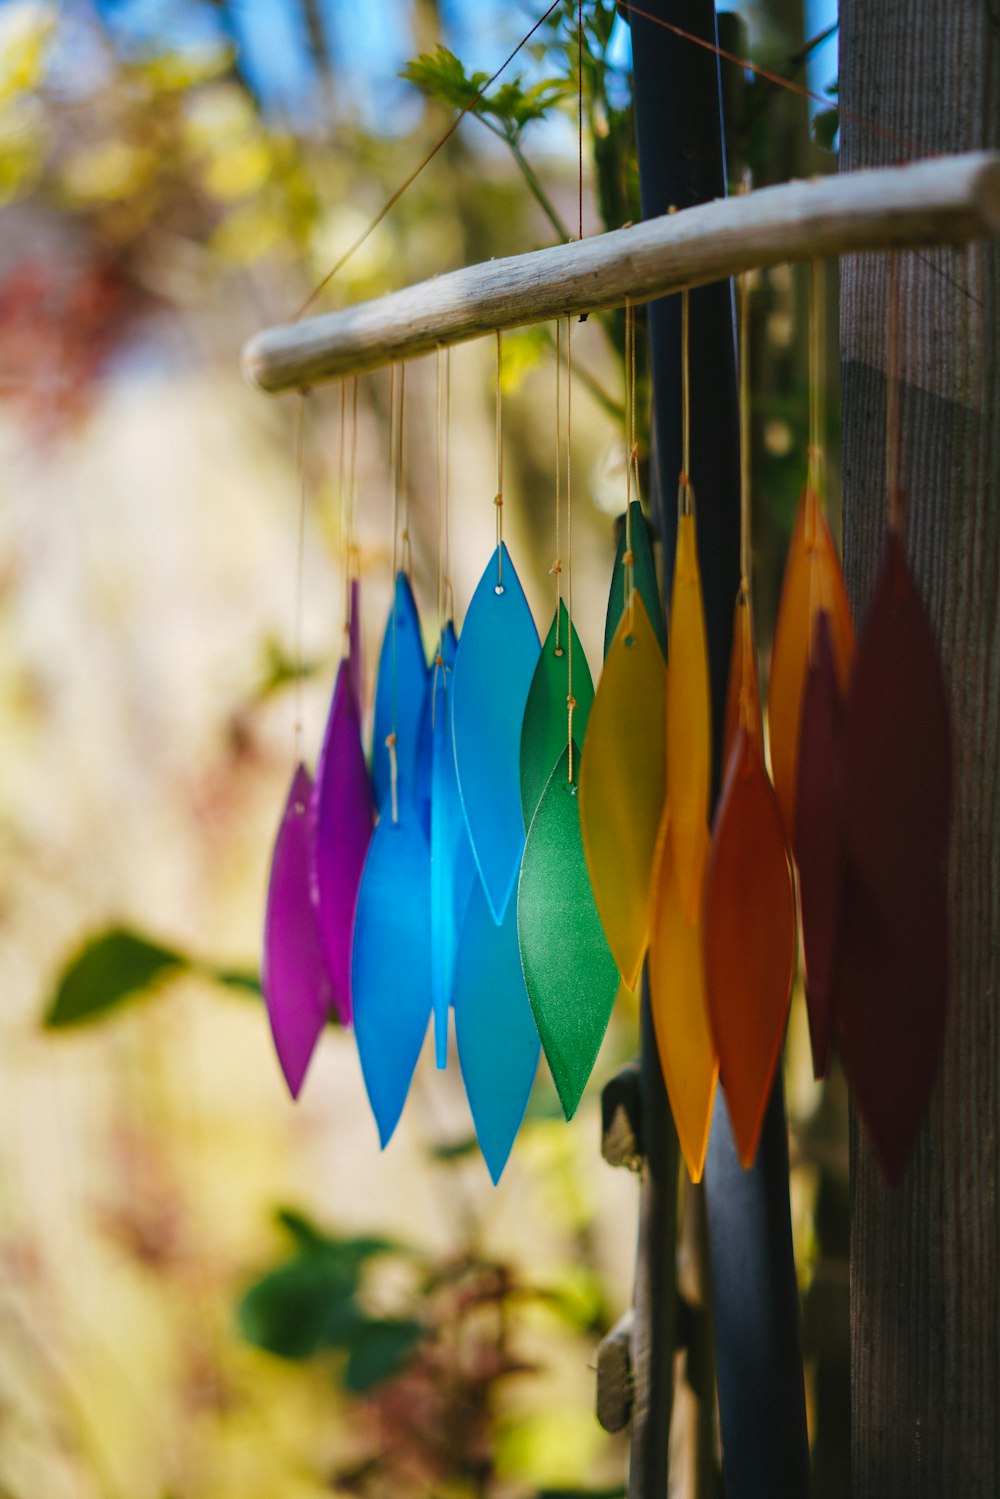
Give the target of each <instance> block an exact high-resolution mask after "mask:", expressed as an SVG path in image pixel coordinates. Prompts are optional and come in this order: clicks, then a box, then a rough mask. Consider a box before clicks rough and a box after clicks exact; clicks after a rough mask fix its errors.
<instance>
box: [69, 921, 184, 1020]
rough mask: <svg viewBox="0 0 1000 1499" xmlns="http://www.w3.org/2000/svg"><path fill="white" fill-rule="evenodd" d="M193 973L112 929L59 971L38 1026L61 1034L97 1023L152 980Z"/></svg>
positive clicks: (171, 956) (164, 952)
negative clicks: (68, 1029) (76, 1026)
mask: <svg viewBox="0 0 1000 1499" xmlns="http://www.w3.org/2000/svg"><path fill="white" fill-rule="evenodd" d="M191 967H192V964H191V961H190V959H188V958H185V957H184V956H183V955H182V954H181V953H178V952H174V951H173V950H172V949H171V948H168V947H161V946H160V944H159V943H157V942H150V941H148V940H147V939H146V938H145V937H140V936H139V935H138V934H137V933H135V932H130V931H126V930H125V929H123V928H116V929H115V930H112V931H109V932H103V933H102V934H101V935H100V936H99V937H96V938H94V939H93V940H91V941H90V942H88V943H87V944H86V946H85V947H84V948H82V950H81V951H80V952H78V953H77V954H76V956H75V957H74V958H73V959H72V960H71V962H70V963H69V965H68V967H67V968H66V969H65V970H64V971H63V973H62V976H61V977H60V979H59V982H58V984H57V986H56V992H55V994H54V995H53V997H52V1000H51V1001H50V1003H49V1005H48V1007H47V1009H46V1011H45V1015H44V1017H43V1020H42V1024H43V1025H44V1026H45V1028H46V1029H47V1030H65V1029H67V1028H68V1027H70V1026H74V1025H82V1024H84V1023H85V1022H87V1021H91V1020H97V1019H99V1018H100V1016H102V1015H104V1014H106V1013H107V1012H108V1011H109V1010H114V1009H117V1008H118V1006H119V1005H122V1004H124V1003H125V1001H126V1000H130V999H135V998H137V997H138V996H140V995H141V994H142V992H143V991H144V990H146V989H149V988H150V987H151V985H152V984H153V983H154V982H156V981H157V980H160V979H164V978H173V977H175V976H176V975H177V974H178V973H181V972H183V971H184V970H185V969H189V968H191Z"/></svg>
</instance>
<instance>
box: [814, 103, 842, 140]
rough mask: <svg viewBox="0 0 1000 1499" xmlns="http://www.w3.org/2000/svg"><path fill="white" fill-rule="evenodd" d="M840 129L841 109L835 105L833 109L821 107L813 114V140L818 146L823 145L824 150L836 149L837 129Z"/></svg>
mask: <svg viewBox="0 0 1000 1499" xmlns="http://www.w3.org/2000/svg"><path fill="white" fill-rule="evenodd" d="M839 129H840V110H839V109H838V108H837V107H836V106H834V107H833V108H832V109H821V110H818V111H817V113H816V114H815V115H814V116H813V122H812V130H813V140H814V141H815V142H816V144H817V146H822V148H823V150H824V151H835V150H836V146H835V145H834V141H835V140H836V138H837V131H838V130H839Z"/></svg>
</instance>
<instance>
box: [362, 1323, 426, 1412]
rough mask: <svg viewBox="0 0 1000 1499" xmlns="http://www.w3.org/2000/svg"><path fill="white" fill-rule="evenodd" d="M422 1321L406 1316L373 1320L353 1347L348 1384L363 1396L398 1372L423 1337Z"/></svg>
mask: <svg viewBox="0 0 1000 1499" xmlns="http://www.w3.org/2000/svg"><path fill="white" fill-rule="evenodd" d="M423 1332H424V1330H423V1328H422V1327H421V1325H420V1323H419V1322H413V1321H409V1320H405V1319H398V1320H390V1319H385V1320H380V1321H369V1322H368V1323H367V1324H366V1325H365V1327H364V1328H363V1329H362V1330H361V1332H360V1334H359V1336H358V1337H357V1338H356V1340H355V1341H354V1343H353V1344H352V1346H351V1351H350V1354H349V1355H348V1359H347V1368H346V1369H345V1370H344V1385H345V1387H346V1388H347V1389H348V1390H350V1391H352V1393H353V1394H355V1395H363V1394H365V1392H366V1391H368V1390H371V1389H373V1388H374V1386H375V1385H378V1384H383V1383H384V1382H385V1380H387V1379H390V1378H391V1377H392V1375H394V1374H397V1373H398V1372H399V1370H400V1369H401V1368H402V1366H403V1364H405V1363H406V1361H407V1359H408V1358H409V1356H410V1354H411V1353H412V1352H413V1350H414V1349H415V1347H416V1345H417V1344H418V1343H419V1341H420V1339H421V1338H422V1337H423Z"/></svg>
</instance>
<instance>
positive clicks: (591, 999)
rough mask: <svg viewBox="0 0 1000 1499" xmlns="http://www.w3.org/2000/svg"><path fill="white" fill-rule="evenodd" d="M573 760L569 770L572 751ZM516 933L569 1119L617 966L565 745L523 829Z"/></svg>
mask: <svg viewBox="0 0 1000 1499" xmlns="http://www.w3.org/2000/svg"><path fill="white" fill-rule="evenodd" d="M573 759H574V768H575V762H576V751H575V747H574V755H573ZM517 934H518V942H519V945H520V948H521V965H522V968H523V970H524V981H525V985H526V987H527V990H528V998H529V999H530V1001H531V1009H532V1013H533V1014H534V1017H535V1024H536V1025H537V1027H538V1034H539V1036H540V1037H541V1041H542V1046H543V1048H544V1050H545V1056H546V1059H547V1061H548V1064H549V1067H550V1069H551V1071H552V1077H553V1080H554V1082H555V1085H556V1091H557V1092H558V1094H559V1101H560V1103H561V1104H562V1107H563V1113H564V1114H565V1115H566V1118H567V1119H572V1117H573V1115H574V1114H575V1113H576V1109H577V1105H578V1104H579V1102H580V1098H581V1095H582V1093H583V1090H584V1088H585V1087H586V1084H587V1079H588V1078H589V1076H590V1074H591V1072H592V1071H593V1067H594V1063H595V1062H596V1060H597V1053H598V1051H599V1050H600V1048H601V1042H602V1040H603V1039H604V1032H605V1031H606V1030H607V1028H608V1021H609V1020H610V1018H611V1010H612V1006H613V1005H614V1002H615V995H616V993H617V992H618V969H617V967H616V966H615V960H614V958H613V957H612V955H611V949H610V947H609V946H608V943H607V939H606V937H605V935H604V929H603V927H602V926H601V919H600V917H599V916H598V914H597V906H596V905H595V903H594V896H593V892H592V890H591V888H590V876H589V875H588V873H587V861H586V859H585V857H584V852H583V839H582V837H581V834H580V805H579V800H578V797H577V787H576V784H575V782H572V781H570V779H569V748H568V746H567V748H566V749H565V750H563V753H562V755H561V756H560V758H559V761H558V763H557V765H556V767H555V769H554V770H553V772H552V774H551V776H550V777H549V782H548V785H547V786H546V788H545V791H544V793H543V795H542V799H541V801H540V802H539V804H538V810H537V811H536V813H535V815H534V817H533V818H532V820H531V827H530V828H529V829H528V838H527V842H526V844H525V847H524V857H523V859H522V860H521V879H520V882H519V884H518V889H517Z"/></svg>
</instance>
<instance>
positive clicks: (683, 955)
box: [649, 810, 719, 1182]
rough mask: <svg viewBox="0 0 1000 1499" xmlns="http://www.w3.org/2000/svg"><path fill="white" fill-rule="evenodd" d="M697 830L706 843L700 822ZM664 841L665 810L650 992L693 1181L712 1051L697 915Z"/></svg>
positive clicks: (698, 1171) (701, 1146)
mask: <svg viewBox="0 0 1000 1499" xmlns="http://www.w3.org/2000/svg"><path fill="white" fill-rule="evenodd" d="M704 837H705V843H706V846H707V844H708V829H707V828H706V829H705V830H704ZM669 844H670V814H669V810H668V811H667V812H666V813H665V814H664V819H663V830H662V833H661V837H660V840H659V848H658V853H657V859H656V870H655V873H654V883H653V892H652V897H651V900H650V918H649V921H650V938H649V998H650V1004H651V1006H652V1011H653V1024H654V1027H655V1030H656V1047H657V1051H658V1052H659V1054H660V1066H661V1068H662V1070H663V1079H664V1082H665V1083H666V1085H667V1095H668V1097H669V1099H670V1108H671V1111H672V1113H673V1116H674V1123H675V1124H676V1126H677V1137H678V1139H679V1141H680V1146H681V1151H682V1152H683V1155H684V1161H685V1163H686V1165H687V1168H688V1171H689V1173H690V1175H691V1180H692V1181H696V1182H697V1181H701V1176H702V1172H703V1171H704V1169H705V1151H706V1150H707V1148H708V1131H709V1126H710V1124H711V1122H712V1102H713V1099H714V1098H715V1084H716V1079H717V1078H718V1075H719V1055H718V1052H717V1050H716V1046H715V1038H714V1036H713V1035H712V1029H711V1026H710V1024H709V1019H708V1002H707V998H706V995H705V973H704V964H703V960H702V931H701V923H700V922H698V923H692V922H689V921H688V920H687V918H686V916H685V914H684V910H683V907H682V905H681V898H680V890H679V888H678V885H677V875H676V868H675V863H674V858H673V854H672V851H671V849H670V847H669ZM706 855H707V847H706Z"/></svg>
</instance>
